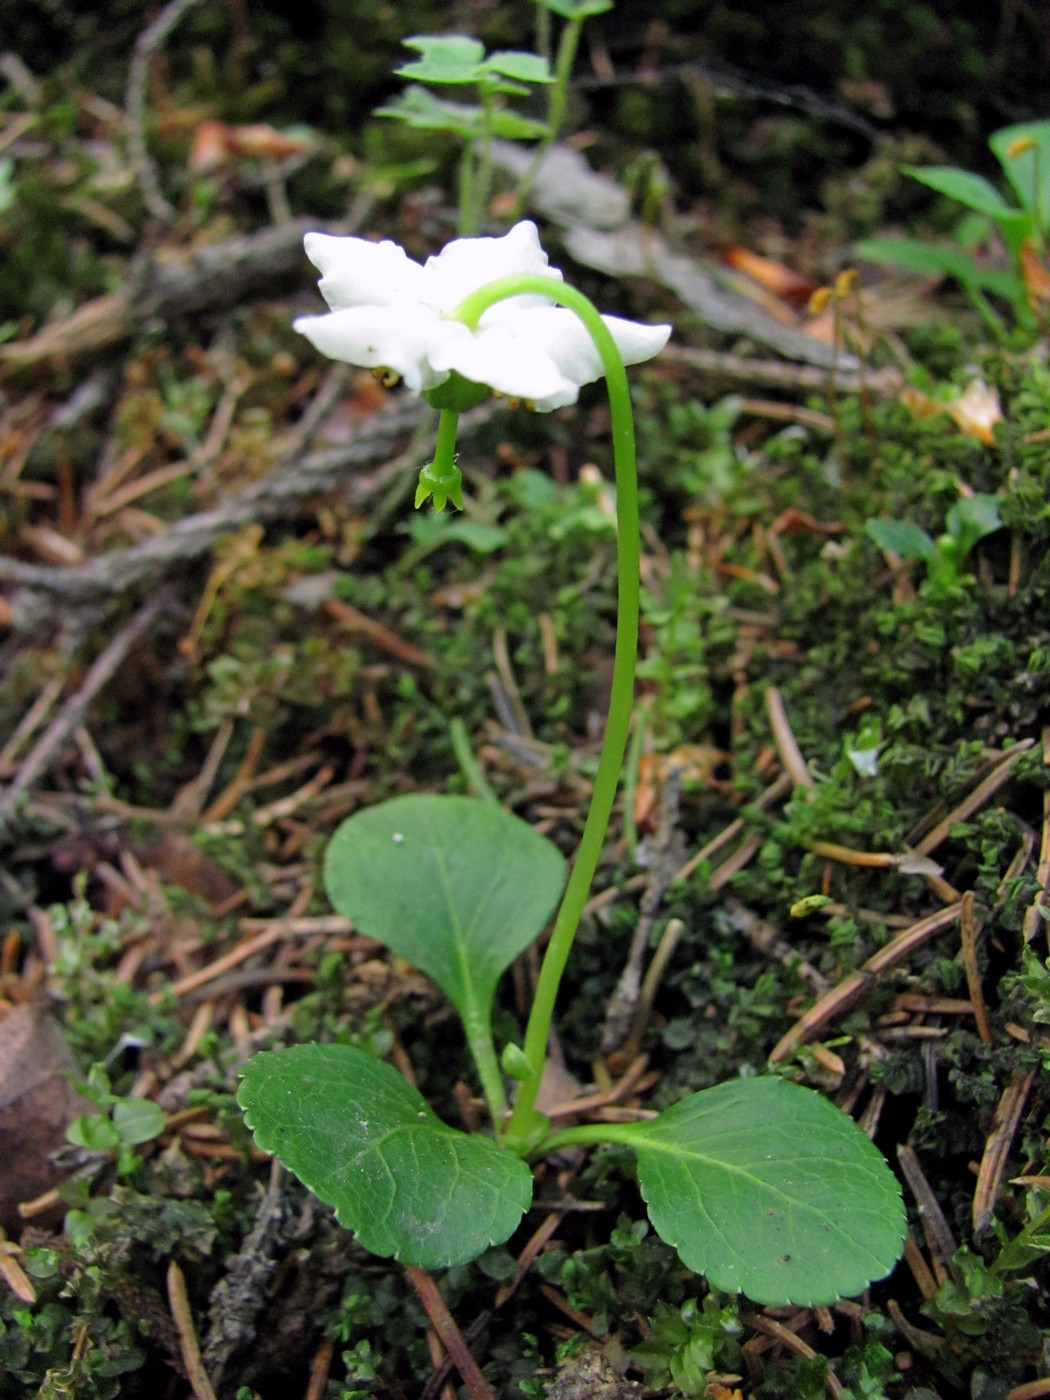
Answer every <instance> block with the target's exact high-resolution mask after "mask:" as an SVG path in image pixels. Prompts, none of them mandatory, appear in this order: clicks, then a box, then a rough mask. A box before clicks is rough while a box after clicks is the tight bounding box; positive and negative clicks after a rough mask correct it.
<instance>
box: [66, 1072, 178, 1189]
mask: <svg viewBox="0 0 1050 1400" xmlns="http://www.w3.org/2000/svg"><path fill="white" fill-rule="evenodd" d="M76 1087H77V1092H78V1093H80V1094H83V1096H84V1098H86V1099H90V1100H91V1102H92V1103H93V1104H95V1105H96V1106H97V1108H98V1109H99V1112H98V1113H85V1114H83V1115H82V1116H81V1117H79V1118H74V1119H73V1121H72V1123H70V1125H69V1127H68V1128H67V1129H66V1138H67V1140H68V1141H69V1142H71V1143H73V1144H74V1146H76V1147H85V1148H87V1149H88V1151H90V1152H111V1153H113V1154H114V1155H115V1157H116V1164H117V1175H118V1176H129V1175H130V1174H131V1173H132V1172H133V1171H135V1170H136V1168H137V1167H138V1166H139V1165H140V1160H141V1159H140V1158H139V1157H138V1155H137V1154H136V1153H135V1152H134V1151H133V1149H134V1148H135V1147H137V1146H139V1144H140V1143H143V1142H152V1141H153V1140H154V1138H158V1137H160V1135H161V1133H162V1132H163V1131H164V1128H165V1125H166V1124H167V1118H166V1117H165V1115H164V1110H163V1109H162V1108H161V1107H160V1105H159V1104H155V1103H154V1102H153V1100H152V1099H135V1098H126V1097H121V1096H120V1095H119V1094H114V1093H113V1092H112V1089H111V1088H110V1080H109V1075H108V1074H107V1073H106V1070H105V1067H104V1066H103V1065H93V1066H92V1067H91V1070H90V1072H89V1074H88V1077H87V1079H86V1080H84V1081H83V1082H80V1083H78V1084H77V1086H76Z"/></svg>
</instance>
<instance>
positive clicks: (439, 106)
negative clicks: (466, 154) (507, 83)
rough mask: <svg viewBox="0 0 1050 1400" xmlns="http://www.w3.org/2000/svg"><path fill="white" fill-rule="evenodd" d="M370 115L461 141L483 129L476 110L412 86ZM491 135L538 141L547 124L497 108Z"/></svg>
mask: <svg viewBox="0 0 1050 1400" xmlns="http://www.w3.org/2000/svg"><path fill="white" fill-rule="evenodd" d="M373 115H374V116H377V117H394V118H395V119H396V120H397V121H402V122H404V123H405V125H406V126H411V127H415V128H416V129H417V130H420V131H450V132H453V133H454V134H455V135H457V136H461V137H463V138H464V139H465V140H472V139H474V138H475V137H477V136H480V135H481V134H482V132H483V131H484V128H485V114H484V112H483V111H482V109H481V108H480V107H471V106H469V105H467V104H466V103H462V102H444V101H442V100H441V98H440V97H435V96H434V94H433V93H432V92H428V91H427V90H426V88H424V87H419V86H418V85H415V84H413V86H412V87H409V88H406V89H405V91H404V92H403V93H401V95H400V96H399V97H397V98H396V99H395V100H394V101H393V102H390V103H388V104H387V105H386V106H385V107H377V108H376V109H375V112H374V113H373ZM492 134H493V135H494V136H501V137H502V138H503V139H504V140H505V141H538V140H539V139H540V138H541V137H543V136H545V135H546V134H547V125H546V123H545V122H541V121H534V120H533V119H532V118H531V117H519V116H518V114H517V112H511V111H508V110H507V109H506V108H503V107H500V108H497V109H496V110H495V111H494V112H493V113H492Z"/></svg>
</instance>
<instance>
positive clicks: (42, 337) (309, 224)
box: [0, 219, 344, 369]
mask: <svg viewBox="0 0 1050 1400" xmlns="http://www.w3.org/2000/svg"><path fill="white" fill-rule="evenodd" d="M316 226H317V220H315V219H293V220H292V221H291V222H290V223H286V224H278V225H276V226H275V227H273V228H264V229H260V230H258V232H256V233H247V234H239V235H237V237H235V238H227V239H224V240H223V241H222V242H221V243H213V244H211V245H210V246H208V247H201V248H193V249H190V250H187V251H186V253H185V256H184V257H183V258H181V259H180V260H179V261H177V262H175V261H171V260H170V250H166V252H167V253H168V257H167V258H166V259H160V258H155V257H154V258H149V259H147V260H145V261H144V262H143V263H141V264H140V265H139V266H138V267H137V268H136V269H135V270H134V271H133V272H132V273H131V274H129V277H128V281H127V284H126V285H125V286H124V287H122V288H121V289H120V291H117V292H108V293H106V295H105V296H100V297H94V298H93V299H92V300H91V301H88V302H85V303H84V305H83V306H79V307H78V308H77V309H76V311H74V312H73V314H72V315H71V316H67V317H66V318H65V319H64V320H61V321H56V322H54V323H52V324H50V325H46V326H44V327H42V329H41V330H39V331H37V333H36V335H34V336H32V337H31V338H30V339H29V340H22V341H14V342H13V343H12V344H10V345H0V368H2V367H4V366H5V365H6V366H10V367H11V368H14V369H30V368H32V367H33V366H35V365H38V364H41V363H43V362H44V361H47V360H51V359H54V358H60V359H65V358H67V357H69V356H71V355H83V354H88V353H89V352H91V351H97V350H103V349H105V348H106V347H107V346H110V345H115V344H116V343H117V342H118V341H120V340H124V339H125V338H126V337H128V336H131V335H134V334H135V332H136V331H137V330H139V329H140V328H141V327H143V326H145V325H146V324H147V323H148V322H150V321H153V320H158V319H159V320H169V319H170V318H171V317H173V316H185V315H190V314H193V313H200V312H202V311H210V310H218V309H221V308H222V307H228V306H233V305H235V304H236V303H237V302H240V301H243V300H244V299H245V298H246V297H248V296H253V295H261V294H263V293H271V294H272V293H273V291H274V289H275V283H279V282H280V280H281V279H284V278H288V277H290V276H293V275H296V274H299V273H301V272H302V270H303V267H304V260H303V235H304V234H305V233H308V232H309V231H310V230H311V229H313V228H315V227H316ZM331 231H332V232H335V231H337V230H335V229H332V230H331ZM338 231H339V232H343V231H344V230H343V229H342V228H340V229H339V230H338Z"/></svg>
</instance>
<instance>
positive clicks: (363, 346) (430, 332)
mask: <svg viewBox="0 0 1050 1400" xmlns="http://www.w3.org/2000/svg"><path fill="white" fill-rule="evenodd" d="M305 247H306V253H307V256H308V257H309V258H310V260H311V262H313V263H314V265H315V266H316V267H317V268H319V269H320V272H321V274H322V275H321V280H320V288H321V293H322V295H323V296H324V298H325V300H326V301H327V302H328V305H329V307H330V308H331V309H330V311H329V312H328V314H327V315H323V316H300V317H298V318H297V320H296V321H295V323H294V324H295V329H296V330H298V331H301V332H302V334H303V335H305V336H306V337H307V338H308V339H309V340H310V341H311V342H312V343H313V344H314V345H315V346H316V348H317V349H318V350H320V351H321V353H322V354H325V355H328V356H330V357H331V358H332V359H336V360H345V361H347V362H348V363H350V364H353V365H362V366H364V367H366V368H370V369H375V368H380V367H381V368H384V369H388V370H392V371H394V372H395V373H396V374H399V375H401V376H402V378H403V379H404V381H405V383H406V384H407V385H408V387H409V389H411V390H412V391H413V392H414V393H417V394H423V393H429V392H430V391H432V390H434V389H437V388H439V387H440V386H441V385H443V384H445V383H446V382H447V381H448V380H449V379H450V377H451V376H453V375H459V376H461V377H462V378H463V379H466V380H468V381H470V382H471V383H473V384H479V385H484V386H486V387H487V388H489V389H494V390H496V391H498V392H499V393H502V394H507V395H510V396H511V397H514V398H520V399H524V400H526V401H528V402H529V403H531V404H532V405H534V406H535V407H536V408H537V409H539V410H541V411H547V410H550V409H554V408H561V407H563V406H564V405H566V404H572V403H575V402H576V399H577V397H578V395H579V391H580V386H581V385H583V384H589V383H591V382H592V381H593V380H596V379H600V378H601V376H602V372H603V370H602V362H601V359H600V357H599V355H598V352H597V350H596V349H595V347H594V342H593V341H592V339H591V337H590V335H589V334H588V332H587V331H586V330H585V329H584V327H583V325H582V324H581V323H580V321H579V319H578V317H577V316H576V315H575V314H574V313H573V312H572V311H569V310H566V309H565V308H564V307H560V306H555V305H554V304H553V303H552V302H551V301H550V300H548V299H547V298H546V297H543V296H541V295H538V294H525V295H521V296H511V297H508V298H507V299H506V300H504V301H500V302H499V303H498V304H497V305H495V306H492V307H490V308H489V309H488V310H487V311H486V312H485V313H484V315H483V316H482V317H481V319H480V322H479V324H478V325H477V327H474V328H472V327H469V326H467V325H465V324H464V323H463V322H462V321H460V320H458V319H456V317H455V314H454V313H455V311H456V308H457V307H458V306H459V305H460V303H461V302H462V301H463V300H464V299H465V298H466V297H467V296H468V295H470V293H472V292H476V291H479V290H480V289H481V288H483V287H486V286H489V285H490V284H491V283H493V282H497V281H500V280H502V279H504V278H507V277H517V276H542V277H546V278H549V279H552V280H554V281H556V282H561V281H562V274H561V272H560V271H559V270H558V269H557V268H554V267H551V266H550V265H549V262H548V259H547V254H546V253H545V252H544V250H543V248H542V247H541V246H540V241H539V235H538V233H537V231H536V225H535V224H534V223H532V222H531V221H530V220H527V219H526V220H523V221H522V222H521V223H518V224H515V225H514V227H513V228H512V229H511V230H510V232H509V233H507V234H505V235H504V236H503V237H502V238H457V239H455V240H454V241H453V242H451V243H449V244H447V245H446V246H445V247H444V248H443V249H442V250H441V252H440V253H437V254H435V255H434V256H433V257H430V258H428V259H427V260H426V262H425V263H418V262H415V261H414V260H413V259H412V258H410V257H409V256H408V254H407V253H406V252H405V250H404V249H403V248H402V247H401V246H400V245H399V244H397V243H394V242H392V241H390V240H389V239H387V240H384V241H383V242H381V243H372V242H370V241H369V240H368V239H365V238H338V237H333V236H331V235H328V234H323V233H308V234H307V235H306V239H305ZM602 320H603V321H604V323H605V325H606V326H607V327H608V329H609V331H610V332H611V334H612V336H613V338H614V340H615V341H616V345H617V348H618V350H619V352H620V355H621V356H622V358H623V361H624V363H625V364H628V365H632V364H638V363H640V362H641V361H642V360H648V359H651V358H652V357H653V356H654V355H656V354H658V353H659V351H660V350H662V349H663V347H664V345H665V344H666V343H667V338H668V336H669V335H670V331H671V328H670V326H648V325H643V324H642V323H641V322H637V321H627V320H623V319H621V318H620V317H617V316H603V317H602ZM439 406H441V405H439Z"/></svg>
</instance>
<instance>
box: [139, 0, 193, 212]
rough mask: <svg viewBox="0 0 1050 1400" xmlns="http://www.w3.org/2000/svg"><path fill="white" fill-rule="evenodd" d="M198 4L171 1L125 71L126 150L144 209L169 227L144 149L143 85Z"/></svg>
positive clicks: (145, 32) (189, 0)
mask: <svg viewBox="0 0 1050 1400" xmlns="http://www.w3.org/2000/svg"><path fill="white" fill-rule="evenodd" d="M199 3H200V0H170V3H169V4H167V5H165V6H164V8H163V10H161V12H160V14H159V15H158V16H157V18H156V19H155V20H154V21H153V23H152V24H150V25H148V26H147V27H146V28H145V29H144V30H143V31H142V33H141V34H140V35H139V37H138V38H137V39H136V40H135V50H134V53H133V54H132V56H131V66H130V68H129V70H128V86H127V92H126V94H125V98H124V110H125V117H126V122H127V129H128V147H129V149H130V153H131V161H132V165H133V166H134V170H135V178H136V179H137V180H138V185H139V189H140V190H141V192H142V198H143V199H144V200H145V203H146V208H147V209H148V210H149V212H150V213H151V214H152V215H153V217H154V218H155V219H160V220H162V221H163V222H164V223H169V222H170V221H171V220H172V219H174V217H175V210H174V209H173V208H172V206H171V205H170V204H169V203H168V201H167V200H166V199H165V198H164V196H163V194H161V190H160V181H159V179H158V178H157V168H156V166H155V165H154V164H153V160H152V158H151V157H150V153H149V150H148V147H147V145H146V84H147V82H148V80H149V69H150V64H151V62H152V60H153V55H154V54H155V53H156V52H157V50H158V49H159V48H160V46H161V44H163V42H164V40H165V39H166V38H167V37H168V35H169V34H170V33H171V31H172V30H173V29H174V28H175V26H176V25H177V24H178V22H179V20H180V19H181V18H182V17H183V15H184V14H186V13H188V11H190V10H192V9H193V8H194V6H195V5H197V4H199Z"/></svg>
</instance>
